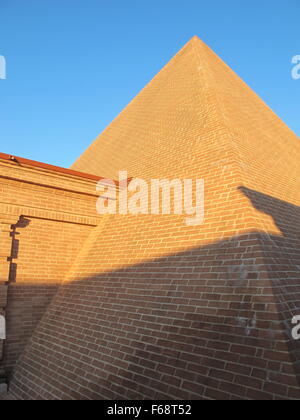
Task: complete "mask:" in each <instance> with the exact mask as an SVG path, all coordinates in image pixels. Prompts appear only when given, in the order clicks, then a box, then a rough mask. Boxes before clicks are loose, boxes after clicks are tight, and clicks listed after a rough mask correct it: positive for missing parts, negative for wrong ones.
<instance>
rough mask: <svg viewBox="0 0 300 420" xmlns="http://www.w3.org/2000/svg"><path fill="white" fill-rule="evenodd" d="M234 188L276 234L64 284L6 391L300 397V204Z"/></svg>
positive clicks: (48, 395) (63, 395) (32, 395)
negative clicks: (297, 336)
mask: <svg viewBox="0 0 300 420" xmlns="http://www.w3.org/2000/svg"><path fill="white" fill-rule="evenodd" d="M241 191H243V193H244V194H245V195H246V196H247V197H248V198H249V199H250V200H251V202H252V204H253V206H254V207H255V208H256V209H258V210H260V211H262V212H265V213H267V214H269V215H271V216H272V217H273V219H274V222H275V223H276V225H277V226H278V227H279V229H280V230H281V232H282V236H279V235H269V234H266V233H262V232H250V233H249V234H245V235H240V236H236V237H232V238H231V239H229V240H224V241H220V242H218V243H215V244H211V245H208V246H204V247H201V248H198V249H191V250H189V251H186V252H182V253H176V254H173V255H169V256H166V257H163V258H159V259H155V260H152V261H146V262H144V263H142V264H139V265H136V266H131V267H125V268H123V269H119V270H116V271H112V272H107V273H104V274H103V273H101V274H99V275H93V276H92V277H88V278H86V279H81V280H78V281H74V282H72V283H66V284H64V285H63V286H62V287H60V288H59V291H58V293H57V294H56V296H55V298H54V299H53V301H52V303H51V304H50V306H49V307H48V310H47V312H46V314H45V316H44V317H43V318H42V320H41V322H40V323H39V325H38V327H37V329H36V331H35V333H34V335H33V337H32V339H31V340H30V343H29V344H28V345H27V347H26V349H25V351H24V353H23V354H22V356H21V358H20V360H19V362H18V364H17V367H16V368H15V370H14V373H13V376H12V379H11V384H10V386H11V391H12V393H13V395H15V396H17V397H18V398H21V399H36V398H42V399H133V400H134V399H157V400H161V399H238V398H243V399H280V398H288V399H293V398H295V399H296V398H300V388H299V385H300V381H299V373H300V369H299V360H300V342H299V341H296V340H292V337H291V329H292V327H293V326H292V324H291V320H292V317H293V316H294V315H300V284H299V266H300V237H299V217H300V208H299V207H297V206H294V205H291V204H288V203H285V202H283V201H280V200H278V199H275V198H273V197H269V196H267V195H264V194H261V193H258V192H256V191H253V190H250V189H247V188H245V187H241ZM30 287H34V286H33V285H32V286H30ZM12 316H13V314H12Z"/></svg>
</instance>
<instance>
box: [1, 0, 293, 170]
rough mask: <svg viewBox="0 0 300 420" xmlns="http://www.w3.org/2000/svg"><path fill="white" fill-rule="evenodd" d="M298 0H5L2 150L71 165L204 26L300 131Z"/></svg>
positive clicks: (217, 47)
mask: <svg viewBox="0 0 300 420" xmlns="http://www.w3.org/2000/svg"><path fill="white" fill-rule="evenodd" d="M299 16H300V1H299V0H285V1H284V0H252V1H241V0H226V1H224V0H209V1H207V0H180V1H179V0H140V1H137V0H26V1H25V0H0V55H3V56H5V58H6V62H7V79H6V80H0V129H1V131H0V151H1V152H5V153H10V154H15V155H19V156H23V157H27V158H30V159H35V160H39V161H43V162H47V163H51V164H55V165H59V166H65V167H68V166H70V165H71V164H72V163H73V161H74V160H75V159H76V158H77V157H78V156H79V155H80V154H81V153H82V152H83V151H84V150H85V148H86V147H88V145H89V144H90V143H91V142H92V141H93V140H94V139H95V137H96V136H97V135H98V134H99V133H100V132H101V131H102V130H103V129H104V128H105V127H106V126H107V125H108V124H109V123H110V122H111V121H112V120H113V119H114V118H115V117H116V116H117V114H118V113H119V112H120V111H121V110H122V109H123V108H124V107H125V106H126V105H127V104H128V102H129V101H130V100H131V99H132V98H133V97H134V96H135V95H136V94H137V93H138V92H139V91H140V90H141V89H142V88H143V87H144V86H145V84H146V83H147V82H149V81H150V80H151V79H152V77H153V76H154V75H155V74H156V73H157V72H158V71H159V70H160V69H161V68H162V67H163V66H164V65H165V64H166V63H167V62H168V61H169V60H170V58H171V57H172V56H173V55H174V54H175V53H176V52H177V51H178V50H179V49H180V48H181V47H182V46H183V45H184V44H185V43H186V42H187V41H188V40H189V39H190V38H191V37H192V36H193V35H198V36H199V37H200V38H201V39H202V40H203V41H204V42H206V43H207V44H208V45H209V46H210V47H211V48H212V49H213V50H214V51H215V52H216V53H217V54H218V55H220V56H221V58H223V59H224V60H225V61H226V62H227V64H229V65H230V66H231V67H232V68H233V69H234V70H235V71H236V72H237V73H238V74H239V75H240V76H241V77H242V78H243V79H244V80H245V81H246V82H247V83H248V84H249V85H250V86H251V87H252V88H253V89H254V90H255V91H256V92H257V93H258V94H259V95H260V96H261V97H262V98H263V99H264V100H265V101H266V103H267V104H268V105H269V106H271V108H272V109H273V110H274V111H275V112H276V113H277V114H278V115H279V116H280V117H281V118H282V119H283V120H284V121H285V122H286V123H287V124H288V125H289V126H290V127H291V128H292V129H293V130H294V131H295V132H296V134H297V135H298V136H300V118H299V111H300V79H299V80H294V79H292V77H291V70H292V67H293V65H292V63H291V61H292V57H293V56H295V55H300V34H299Z"/></svg>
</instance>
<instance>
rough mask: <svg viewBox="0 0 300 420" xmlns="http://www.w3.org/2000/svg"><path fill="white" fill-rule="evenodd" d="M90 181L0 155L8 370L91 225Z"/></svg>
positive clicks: (0, 254)
mask: <svg viewBox="0 0 300 420" xmlns="http://www.w3.org/2000/svg"><path fill="white" fill-rule="evenodd" d="M94 184H95V182H94V181H89V180H87V179H82V178H80V177H75V176H71V175H68V174H60V173H57V172H55V171H53V170H49V169H41V168H38V167H35V166H33V165H31V164H22V165H20V164H18V163H16V162H12V161H8V160H6V159H0V194H1V200H0V223H1V226H2V227H1V234H0V235H1V236H0V258H1V260H2V262H1V268H0V276H1V277H0V311H1V313H3V314H4V315H5V317H6V326H7V337H6V340H5V341H2V342H0V348H1V355H0V356H1V357H0V360H2V361H1V362H0V366H1V369H2V370H3V369H4V370H5V371H6V374H8V373H9V372H11V370H12V369H13V367H14V365H15V363H16V361H17V359H18V357H19V355H20V354H21V352H22V351H23V349H24V347H25V345H26V343H27V342H28V340H29V338H30V336H31V334H32V332H33V330H34V328H35V327H36V325H37V324H38V322H39V320H40V319H41V317H42V315H43V314H44V312H45V309H46V307H47V306H48V304H49V303H50V301H51V299H52V297H53V296H54V294H55V293H56V291H57V288H58V286H59V285H60V284H61V282H62V280H63V279H64V277H65V276H66V274H67V273H68V271H69V270H70V267H71V265H72V263H73V261H74V259H75V257H76V255H77V254H78V252H79V251H80V249H81V247H82V246H83V244H84V242H85V240H86V238H87V236H88V235H89V233H90V231H91V229H92V228H93V227H94V226H95V225H97V223H98V219H97V217H96V216H97V214H96V212H95V202H96V198H97V197H96V195H95V187H94Z"/></svg>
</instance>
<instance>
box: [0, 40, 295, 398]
mask: <svg viewBox="0 0 300 420" xmlns="http://www.w3.org/2000/svg"><path fill="white" fill-rule="evenodd" d="M299 162H300V142H299V138H298V137H297V136H296V135H295V134H294V133H293V132H292V131H291V130H290V129H289V128H288V127H287V126H286V125H285V124H284V123H283V122H282V121H281V120H280V119H279V118H278V117H277V116H276V115H275V114H274V113H273V112H272V111H271V110H270V109H269V108H268V107H267V106H266V105H265V103H264V102H263V101H262V100H261V99H260V98H258V97H257V95H256V94H255V93H254V92H253V91H252V90H251V89H250V88H249V87H248V86H247V85H245V83H244V82H243V81H242V80H241V79H240V78H239V77H238V76H237V75H236V74H235V73H234V72H233V71H232V70H231V69H230V68H229V67H227V66H226V64H224V62H223V61H222V60H221V59H219V58H218V57H217V56H216V55H215V54H214V53H213V52H212V51H211V50H210V49H209V48H208V47H207V46H206V45H205V44H203V43H202V42H201V41H200V40H199V39H198V38H196V37H195V38H193V39H192V40H191V41H190V42H189V43H188V44H187V45H186V46H185V47H184V48H183V49H182V50H181V51H180V52H179V53H178V54H177V55H176V56H175V57H174V58H173V59H172V60H171V61H170V62H169V64H167V66H166V67H165V68H164V69H163V70H162V71H161V72H160V73H159V74H158V75H157V76H156V77H155V78H154V79H153V80H152V81H151V82H150V83H149V85H148V86H146V88H145V89H144V90H143V91H142V92H141V93H140V94H139V95H138V96H137V97H136V98H135V99H134V100H133V101H132V102H131V103H130V104H129V105H128V107H127V108H126V109H125V110H124V111H123V112H122V113H121V114H120V115H119V116H118V117H117V118H116V120H115V121H113V122H112V124H111V125H110V126H109V127H108V128H107V129H106V130H105V131H104V132H103V133H102V134H101V135H100V137H99V138H98V139H97V140H96V141H95V142H94V143H93V144H92V145H91V147H90V148H89V149H88V150H87V151H86V152H85V153H84V154H83V155H82V156H81V157H80V158H79V159H78V161H77V162H76V163H75V164H74V165H73V167H72V169H71V170H62V169H60V168H55V167H52V166H49V165H41V164H37V163H36V162H31V161H27V160H22V159H19V158H17V159H12V158H10V157H9V156H7V155H0V188H1V202H0V222H1V224H2V232H1V236H0V238H1V241H0V249H1V253H0V255H1V258H2V261H3V263H2V268H1V273H0V275H1V277H0V282H1V284H0V310H1V311H2V313H3V314H4V315H5V318H6V340H5V341H3V342H2V347H1V348H3V350H1V355H2V362H1V365H0V366H1V367H2V370H3V376H6V377H7V378H8V379H9V397H5V398H17V399H124V398H125V399H240V398H242V399H281V398H285V399H298V398H300V342H299V341H297V340H294V339H293V338H292V334H291V330H292V327H293V325H292V318H293V317H294V316H296V315H300V284H299V281H300V274H299V273H300V271H299V270H300V207H299V206H300V168H299ZM120 170H126V171H127V172H128V176H129V177H138V178H142V179H144V180H146V181H150V180H151V179H153V178H159V179H187V178H188V179H198V178H203V179H204V180H205V222H204V223H203V224H202V225H201V226H187V225H186V224H184V222H183V219H184V217H185V216H182V215H176V216H175V215H160V216H157V215H150V214H144V215H121V214H115V215H102V216H101V215H98V214H97V212H96V201H97V198H98V196H99V193H97V192H96V183H97V181H98V180H99V176H101V177H106V178H111V179H118V173H119V171H120ZM86 174H90V175H86Z"/></svg>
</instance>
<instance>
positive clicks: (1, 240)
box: [0, 214, 19, 392]
mask: <svg viewBox="0 0 300 420" xmlns="http://www.w3.org/2000/svg"><path fill="white" fill-rule="evenodd" d="M18 220H19V217H15V216H9V215H3V214H0V392H5V391H6V390H7V375H6V372H5V369H4V364H3V362H4V344H5V340H6V307H7V292H8V284H9V281H10V278H9V277H10V269H11V254H12V241H13V231H14V230H13V226H14V225H16V224H17V222H18Z"/></svg>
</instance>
